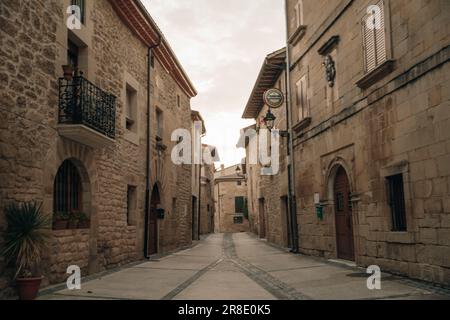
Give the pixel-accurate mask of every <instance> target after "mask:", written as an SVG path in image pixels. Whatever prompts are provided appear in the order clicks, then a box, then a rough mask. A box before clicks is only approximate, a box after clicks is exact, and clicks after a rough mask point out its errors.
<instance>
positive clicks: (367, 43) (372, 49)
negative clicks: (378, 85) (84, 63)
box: [361, 0, 387, 73]
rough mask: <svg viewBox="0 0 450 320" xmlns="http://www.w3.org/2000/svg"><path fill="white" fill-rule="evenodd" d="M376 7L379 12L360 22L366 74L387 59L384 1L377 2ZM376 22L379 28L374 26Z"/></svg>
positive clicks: (366, 16)
mask: <svg viewBox="0 0 450 320" xmlns="http://www.w3.org/2000/svg"><path fill="white" fill-rule="evenodd" d="M376 5H377V6H378V7H379V8H380V10H377V11H375V12H374V13H368V14H366V15H365V16H364V18H363V20H362V22H361V25H362V28H363V32H362V33H363V50H364V66H365V72H366V73H367V72H371V71H372V70H374V69H375V68H376V67H378V66H379V65H381V64H382V63H383V62H385V61H386V58H387V54H386V29H385V17H384V1H383V0H382V1H379V2H378V3H377V4H376ZM377 21H379V28H377V27H378V26H376V24H378V23H377ZM371 25H372V26H371Z"/></svg>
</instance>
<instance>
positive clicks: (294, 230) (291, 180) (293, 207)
mask: <svg viewBox="0 0 450 320" xmlns="http://www.w3.org/2000/svg"><path fill="white" fill-rule="evenodd" d="M284 5H285V17H286V77H285V82H286V84H285V85H286V94H287V97H286V122H287V127H288V132H289V134H288V136H289V137H288V150H289V155H288V176H289V177H288V187H289V192H288V193H289V194H288V209H289V213H290V215H291V224H290V225H291V239H292V248H291V252H292V253H298V252H299V250H298V223H297V200H296V196H295V157H294V135H293V130H292V101H291V69H290V67H291V57H290V50H289V41H288V39H289V21H288V1H287V0H284Z"/></svg>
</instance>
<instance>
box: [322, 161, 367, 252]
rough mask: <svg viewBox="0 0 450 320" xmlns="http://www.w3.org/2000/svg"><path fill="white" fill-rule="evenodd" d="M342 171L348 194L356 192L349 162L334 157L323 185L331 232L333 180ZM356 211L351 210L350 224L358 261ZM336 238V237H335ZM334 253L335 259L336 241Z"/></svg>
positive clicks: (334, 222)
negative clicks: (345, 176) (345, 178)
mask: <svg viewBox="0 0 450 320" xmlns="http://www.w3.org/2000/svg"><path fill="white" fill-rule="evenodd" d="M341 168H342V169H343V170H344V171H345V174H346V175H347V179H348V184H349V188H350V193H351V194H354V193H355V191H356V188H355V177H354V174H353V166H352V165H351V162H348V161H346V160H345V159H344V158H343V157H341V156H337V157H335V158H334V159H333V160H332V161H331V162H330V163H329V165H328V167H327V169H326V175H325V179H326V183H325V192H324V194H325V195H326V197H327V201H326V203H327V207H328V213H329V215H330V217H333V218H332V219H330V223H331V224H332V225H333V228H332V230H336V220H335V219H336V209H335V200H334V197H335V195H334V191H335V190H334V188H335V179H336V175H337V173H338V171H339V169H341ZM358 221H359V219H358V211H357V207H356V206H355V207H354V208H353V209H352V223H353V244H354V250H355V251H354V258H355V259H356V260H358V253H359V240H358V239H359V229H358ZM335 238H336V235H335ZM335 246H336V247H335V253H336V257H337V250H338V249H337V247H338V245H337V239H336V243H335Z"/></svg>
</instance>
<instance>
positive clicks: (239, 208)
mask: <svg viewBox="0 0 450 320" xmlns="http://www.w3.org/2000/svg"><path fill="white" fill-rule="evenodd" d="M244 205H245V200H244V197H235V198H234V212H235V213H244Z"/></svg>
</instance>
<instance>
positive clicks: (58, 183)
mask: <svg viewBox="0 0 450 320" xmlns="http://www.w3.org/2000/svg"><path fill="white" fill-rule="evenodd" d="M74 3H75V4H76V3H79V4H82V7H81V11H80V15H77V17H78V18H79V20H81V24H80V27H81V29H73V30H72V29H69V28H68V26H73V22H74V21H75V22H76V20H74V19H73V16H70V15H69V14H67V13H66V10H67V8H68V6H69V5H70V4H71V1H69V0H64V1H60V0H49V1H38V2H36V1H33V2H31V1H1V3H0V42H1V45H0V57H1V59H0V82H1V88H2V89H1V91H0V100H1V101H2V103H1V106H0V118H1V119H2V120H1V121H0V211H1V212H3V208H4V207H5V205H6V204H7V203H9V202H12V201H17V202H22V201H38V202H42V203H43V211H44V212H45V213H47V214H49V215H52V216H53V217H54V218H58V221H59V222H64V218H67V217H66V216H67V215H70V216H72V217H74V214H76V213H78V214H83V213H84V215H85V216H87V219H88V222H89V225H88V226H84V227H83V228H80V229H74V228H72V227H73V225H72V227H71V226H70V225H68V224H67V223H66V224H65V225H64V224H63V227H62V230H56V229H55V230H52V237H51V241H50V243H49V250H48V251H47V252H46V256H45V257H44V261H43V265H42V271H43V274H44V275H45V279H44V283H43V284H44V285H48V284H49V283H57V282H61V281H64V280H65V278H66V269H67V267H68V266H69V265H78V266H80V267H81V269H82V275H87V274H91V273H95V272H98V271H101V270H105V269H108V268H113V267H117V266H120V265H123V264H126V263H129V262H132V261H135V260H138V259H142V258H144V257H148V256H149V255H151V254H154V253H163V252H167V251H169V250H173V249H176V248H180V247H183V246H187V245H190V244H191V239H192V230H191V225H192V218H191V217H192V215H191V177H192V168H191V166H190V165H179V166H178V165H175V164H173V163H172V161H171V160H170V151H171V149H172V147H173V146H174V144H175V142H172V141H171V132H172V131H173V130H174V129H176V128H185V129H187V130H190V129H191V109H190V99H191V98H192V97H194V96H195V95H196V91H195V89H194V87H193V85H192V83H191V82H190V80H189V78H188V76H187V75H186V73H185V72H184V71H183V68H182V67H181V65H180V63H179V62H178V60H177V58H176V56H175V54H174V52H173V51H172V50H171V48H170V46H169V44H168V42H167V40H166V39H165V38H164V36H163V35H162V34H161V31H160V30H159V29H158V27H157V26H156V24H155V22H154V21H153V19H152V18H151V17H150V15H149V14H148V12H147V11H146V10H145V8H144V7H143V5H142V4H141V3H140V2H139V1H138V0H114V1H112V0H111V1H108V0H96V1H72V4H74ZM69 12H70V11H69ZM67 21H69V22H67ZM150 48H152V49H150ZM149 53H150V54H149ZM63 65H72V66H74V67H76V68H77V69H78V71H80V72H78V73H77V74H75V75H76V76H75V77H73V78H72V79H70V78H71V76H72V74H70V72H67V75H66V77H67V79H63V78H62V76H63V73H62V68H61V66H63ZM81 72H82V73H81ZM149 88H151V90H149ZM149 92H150V93H151V94H149ZM148 111H149V112H148ZM162 209H165V211H164V210H162ZM55 225H56V224H55ZM55 225H54V227H55ZM5 227H6V226H5V223H4V216H3V214H1V215H0V233H2V231H3V230H4V228H5ZM58 229H59V228H58ZM0 239H1V240H0V241H3V238H2V237H1V235H0ZM0 248H1V243H0ZM0 259H1V260H0V274H2V278H1V279H0V292H3V293H5V294H7V290H4V289H7V288H8V286H9V281H10V279H11V278H10V277H7V276H6V277H5V276H4V275H5V273H4V271H5V266H4V263H3V261H2V260H3V257H0ZM6 275H8V273H6Z"/></svg>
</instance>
